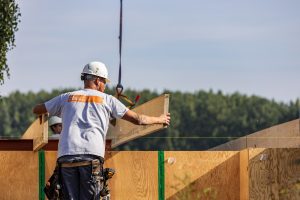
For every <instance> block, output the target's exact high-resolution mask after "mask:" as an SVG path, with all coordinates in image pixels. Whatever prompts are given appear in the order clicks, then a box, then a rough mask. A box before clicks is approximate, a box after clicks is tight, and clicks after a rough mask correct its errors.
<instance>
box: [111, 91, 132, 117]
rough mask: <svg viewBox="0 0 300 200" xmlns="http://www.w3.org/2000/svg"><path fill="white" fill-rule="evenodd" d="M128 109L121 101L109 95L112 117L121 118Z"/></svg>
mask: <svg viewBox="0 0 300 200" xmlns="http://www.w3.org/2000/svg"><path fill="white" fill-rule="evenodd" d="M128 110H129V109H128V108H127V107H126V106H125V105H124V104H123V103H122V102H120V101H119V100H118V99H117V98H115V97H113V96H111V114H112V117H113V118H117V119H118V118H122V117H123V116H124V115H125V113H126V112H127V111H128Z"/></svg>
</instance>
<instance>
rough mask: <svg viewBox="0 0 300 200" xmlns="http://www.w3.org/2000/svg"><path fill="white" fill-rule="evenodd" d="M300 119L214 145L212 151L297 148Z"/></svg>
mask: <svg viewBox="0 0 300 200" xmlns="http://www.w3.org/2000/svg"><path fill="white" fill-rule="evenodd" d="M299 147H300V119H295V120H292V121H289V122H286V123H283V124H278V125H275V126H272V127H270V128H267V129H264V130H261V131H258V132H255V133H252V134H250V135H247V136H244V137H240V138H238V139H236V140H232V141H230V142H227V143H225V144H222V145H219V146H216V147H214V148H212V149H210V150H214V151H238V150H242V149H246V148H299Z"/></svg>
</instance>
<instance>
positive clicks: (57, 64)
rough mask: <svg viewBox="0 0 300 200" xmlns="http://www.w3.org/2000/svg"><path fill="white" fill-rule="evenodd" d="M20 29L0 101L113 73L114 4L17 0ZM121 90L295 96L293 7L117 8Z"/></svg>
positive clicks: (198, 4)
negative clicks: (94, 72)
mask: <svg viewBox="0 0 300 200" xmlns="http://www.w3.org/2000/svg"><path fill="white" fill-rule="evenodd" d="M17 2H18V3H19V6H20V9H21V14H22V16H21V23H20V24H19V31H18V32H17V33H16V47H15V48H14V49H13V50H12V51H10V52H9V54H8V63H9V66H10V72H11V78H10V79H9V80H6V81H5V83H4V85H2V86H0V94H1V95H4V96H5V95H8V94H9V93H10V92H12V91H15V90H20V91H22V92H27V91H29V90H31V91H39V90H41V89H45V90H48V91H50V90H51V89H54V88H66V87H81V82H80V80H79V77H80V72H81V70H82V68H83V66H84V65H85V64H86V63H88V62H89V61H94V60H100V61H103V62H104V63H106V64H107V66H108V68H109V74H110V77H111V80H112V83H111V86H115V85H116V83H117V74H118V63H119V58H118V34H119V33H118V23H119V1H118V0H109V1H108V0H106V1H104V0H102V1H101V0H89V1H79V0H76V1H75V0H64V1H53V0H52V1H50V0H26V1H24V0H18V1H17ZM123 4H124V16H123V17H124V22H123V24H124V29H123V55H122V56H123V57H122V66H123V77H122V79H123V80H122V81H123V85H124V87H125V88H133V89H144V88H148V89H151V90H157V91H162V90H164V89H170V90H180V91H184V92H186V91H189V92H193V91H197V90H209V89H213V90H214V91H217V90H221V91H223V92H224V93H233V92H236V91H238V92H240V93H243V94H247V95H252V94H255V95H259V96H262V97H266V98H269V99H275V100H276V101H285V102H288V101H289V100H295V99H296V98H297V97H298V98H299V97H300V89H299V85H300V79H299V74H300V56H299V54H300V37H299V35H300V12H299V8H300V1H298V0H286V1H282V0H264V1H261V0H251V1H250V0H249V1H246V0H245V1H240V0H226V1H225V0H223V1H221V0H218V1H217V0H211V1H204V0H185V1H183V0H181V1H179V0H165V1H159V0H153V1H141V0H139V1H138V0H130V1H129V0H123Z"/></svg>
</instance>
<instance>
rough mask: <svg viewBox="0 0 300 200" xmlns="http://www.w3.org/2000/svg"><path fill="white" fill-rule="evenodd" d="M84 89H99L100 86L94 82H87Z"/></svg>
mask: <svg viewBox="0 0 300 200" xmlns="http://www.w3.org/2000/svg"><path fill="white" fill-rule="evenodd" d="M84 89H92V90H98V88H97V87H96V85H94V84H85V85H84Z"/></svg>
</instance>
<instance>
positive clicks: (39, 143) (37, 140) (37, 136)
mask: <svg viewBox="0 0 300 200" xmlns="http://www.w3.org/2000/svg"><path fill="white" fill-rule="evenodd" d="M21 139H32V140H33V151H38V150H39V149H41V148H42V147H43V146H44V145H45V144H47V143H48V115H46V114H45V115H42V116H41V117H39V118H37V119H36V120H35V121H34V122H33V123H32V124H31V125H30V126H29V128H28V129H27V130H26V131H25V133H24V134H23V136H22V138H21Z"/></svg>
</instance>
